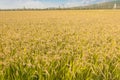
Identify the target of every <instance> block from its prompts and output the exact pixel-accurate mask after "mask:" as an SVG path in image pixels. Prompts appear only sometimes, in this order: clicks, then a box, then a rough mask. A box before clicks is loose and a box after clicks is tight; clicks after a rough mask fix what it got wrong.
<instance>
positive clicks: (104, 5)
mask: <svg viewBox="0 0 120 80" xmlns="http://www.w3.org/2000/svg"><path fill="white" fill-rule="evenodd" d="M114 8H116V9H120V0H116V1H115V0H114V1H113V0H111V1H107V2H101V3H96V4H91V5H87V6H78V7H72V8H71V9H114Z"/></svg>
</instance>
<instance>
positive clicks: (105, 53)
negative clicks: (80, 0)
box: [0, 10, 120, 80]
mask: <svg viewBox="0 0 120 80" xmlns="http://www.w3.org/2000/svg"><path fill="white" fill-rule="evenodd" d="M119 20H120V11H119V10H105V11H104V10H83V11H81V10H61V11H59V10H55V11H54V10H51V11H0V80H120V21H119Z"/></svg>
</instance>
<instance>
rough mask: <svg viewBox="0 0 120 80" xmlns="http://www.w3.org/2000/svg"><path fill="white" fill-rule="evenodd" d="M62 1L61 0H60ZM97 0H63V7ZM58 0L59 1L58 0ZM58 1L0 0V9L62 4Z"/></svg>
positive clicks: (57, 5) (45, 6)
mask: <svg viewBox="0 0 120 80" xmlns="http://www.w3.org/2000/svg"><path fill="white" fill-rule="evenodd" d="M61 1H63V0H61ZM95 1H97V0H66V1H64V2H63V3H64V7H72V6H80V5H87V4H90V3H92V2H95ZM101 1H103V0H101ZM58 2H60V1H59V0H58ZM58 2H52V0H51V2H50V0H49V2H48V0H46V1H44V2H43V0H42V1H41V0H0V8H1V9H12V8H24V7H26V8H47V7H59V5H62V6H63V4H61V3H58Z"/></svg>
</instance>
